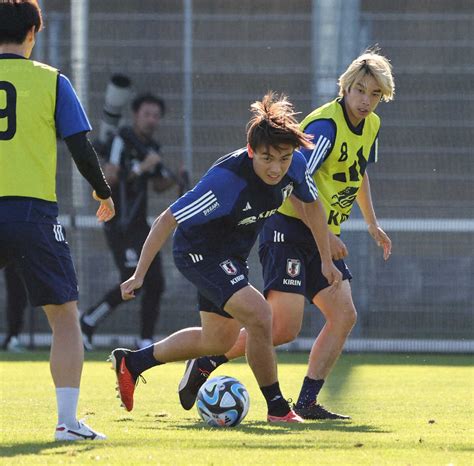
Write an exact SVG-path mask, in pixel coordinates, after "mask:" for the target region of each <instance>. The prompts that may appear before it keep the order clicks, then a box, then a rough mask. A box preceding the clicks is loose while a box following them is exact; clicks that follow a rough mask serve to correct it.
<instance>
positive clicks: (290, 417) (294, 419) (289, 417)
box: [267, 410, 304, 422]
mask: <svg viewBox="0 0 474 466" xmlns="http://www.w3.org/2000/svg"><path fill="white" fill-rule="evenodd" d="M267 421H268V422H304V419H303V418H302V417H301V416H298V414H296V413H295V412H294V411H293V410H291V411H290V412H289V413H288V414H287V415H286V416H270V414H269V415H268V416H267Z"/></svg>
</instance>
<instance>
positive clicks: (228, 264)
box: [219, 259, 237, 275]
mask: <svg viewBox="0 0 474 466" xmlns="http://www.w3.org/2000/svg"><path fill="white" fill-rule="evenodd" d="M219 265H220V266H221V268H222V270H223V271H224V272H225V273H226V274H227V275H236V274H237V267H236V266H235V265H234V264H233V263H232V261H231V260H230V259H227V260H226V261H224V262H221V263H220V264H219Z"/></svg>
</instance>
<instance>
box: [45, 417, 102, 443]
mask: <svg viewBox="0 0 474 466" xmlns="http://www.w3.org/2000/svg"><path fill="white" fill-rule="evenodd" d="M106 438H107V437H106V436H105V435H104V434H101V433H100V432H96V431H95V430H93V429H91V428H90V427H89V426H88V425H87V424H85V423H84V422H82V421H78V423H77V428H76V429H71V428H69V427H68V426H67V425H66V424H59V425H58V426H56V432H55V433H54V440H56V441H57V442H74V441H77V440H105V439H106Z"/></svg>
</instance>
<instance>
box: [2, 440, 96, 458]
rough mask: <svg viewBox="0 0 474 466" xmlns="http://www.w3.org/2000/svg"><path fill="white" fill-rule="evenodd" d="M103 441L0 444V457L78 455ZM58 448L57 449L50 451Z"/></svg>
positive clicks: (92, 448)
mask: <svg viewBox="0 0 474 466" xmlns="http://www.w3.org/2000/svg"><path fill="white" fill-rule="evenodd" d="M100 445H101V443H97V442H96V443H91V442H89V443H84V442H53V441H51V442H26V443H17V444H15V445H0V458H11V457H14V456H20V455H40V454H45V455H46V456H50V455H51V456H52V455H61V456H62V457H68V456H70V457H74V456H76V455H79V454H82V453H86V452H88V451H91V450H94V449H95V448H96V447H98V446H100ZM49 450H56V451H49Z"/></svg>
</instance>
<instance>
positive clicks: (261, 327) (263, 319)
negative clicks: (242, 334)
mask: <svg viewBox="0 0 474 466" xmlns="http://www.w3.org/2000/svg"><path fill="white" fill-rule="evenodd" d="M246 328H247V331H248V332H259V333H267V332H271V331H272V311H271V308H270V306H269V305H267V304H266V303H265V305H263V306H260V307H258V308H256V309H255V310H254V312H252V314H251V317H250V318H249V319H248V322H247V325H246Z"/></svg>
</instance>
